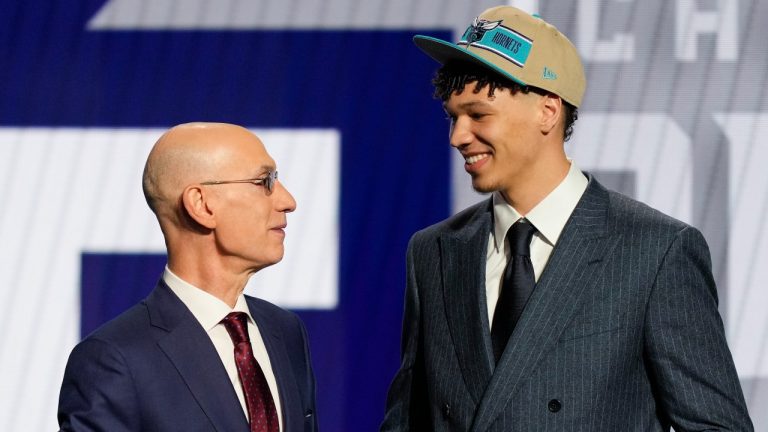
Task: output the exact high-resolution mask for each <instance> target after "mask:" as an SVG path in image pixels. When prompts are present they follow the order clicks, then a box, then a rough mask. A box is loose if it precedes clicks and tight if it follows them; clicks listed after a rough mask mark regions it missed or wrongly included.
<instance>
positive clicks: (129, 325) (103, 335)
mask: <svg viewBox="0 0 768 432" xmlns="http://www.w3.org/2000/svg"><path fill="white" fill-rule="evenodd" d="M149 327H150V323H149V312H148V310H147V306H146V304H145V302H144V301H142V302H140V303H138V304H135V305H133V306H132V307H130V308H129V309H128V310H126V311H125V312H123V313H121V314H120V315H118V316H116V317H115V318H113V319H111V320H109V321H107V322H106V323H104V324H103V325H101V326H100V327H98V328H97V329H96V330H94V331H93V332H92V333H90V334H89V335H88V336H86V337H85V338H84V339H83V341H82V342H81V344H82V343H86V342H87V343H93V342H101V343H105V344H109V345H115V346H129V345H132V344H136V343H139V344H143V343H146V341H147V337H146V333H147V331H148V329H149Z"/></svg>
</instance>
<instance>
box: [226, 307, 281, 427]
mask: <svg viewBox="0 0 768 432" xmlns="http://www.w3.org/2000/svg"><path fill="white" fill-rule="evenodd" d="M221 323H222V324H224V327H226V328H227V333H229V337H231V338H232V343H233V344H234V345H235V364H236V365H237V374H238V375H239V376H240V383H241V384H242V386H243V393H244V394H245V404H246V406H247V407H248V416H249V417H250V419H251V432H278V431H279V430H280V428H279V426H278V420H277V411H276V410H275V402H274V401H273V400H272V393H270V391H269V385H268V384H267V379H266V378H265V377H264V372H263V371H262V370H261V367H260V366H259V363H258V362H257V361H256V358H254V357H253V349H252V348H251V339H250V337H248V315H246V314H245V312H232V313H230V314H229V315H227V316H226V317H224V319H223V320H221Z"/></svg>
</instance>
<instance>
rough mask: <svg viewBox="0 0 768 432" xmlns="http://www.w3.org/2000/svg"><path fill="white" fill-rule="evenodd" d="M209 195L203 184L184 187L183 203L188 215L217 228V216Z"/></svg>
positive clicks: (200, 222)
mask: <svg viewBox="0 0 768 432" xmlns="http://www.w3.org/2000/svg"><path fill="white" fill-rule="evenodd" d="M208 198H209V196H208V195H207V192H206V190H205V188H203V187H202V186H201V185H190V186H187V187H186V188H184V192H183V193H182V194H181V204H182V205H183V206H184V210H186V212H187V215H188V216H189V218H191V219H192V220H193V221H195V222H197V223H198V224H200V225H201V226H203V227H205V228H208V229H214V228H216V217H215V216H214V212H213V209H212V208H211V206H210V205H209V202H208Z"/></svg>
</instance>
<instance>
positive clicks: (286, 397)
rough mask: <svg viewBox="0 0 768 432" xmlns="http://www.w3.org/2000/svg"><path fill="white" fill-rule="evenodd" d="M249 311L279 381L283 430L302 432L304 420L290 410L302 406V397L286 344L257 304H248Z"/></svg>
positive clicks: (276, 379)
mask: <svg viewBox="0 0 768 432" xmlns="http://www.w3.org/2000/svg"><path fill="white" fill-rule="evenodd" d="M248 309H250V311H251V316H253V319H254V321H256V325H257V326H258V327H259V333H261V339H262V340H263V341H264V346H265V347H266V348H267V354H269V362H270V364H271V366H272V372H273V373H274V375H275V381H277V389H278V392H279V393H280V408H281V411H282V414H283V430H284V431H291V430H300V429H301V428H302V427H303V425H302V422H303V419H301V418H298V417H296V416H295V415H294V412H295V410H292V409H289V408H290V407H294V406H299V407H300V406H301V396H300V395H299V392H298V384H297V383H296V380H295V376H294V374H293V373H292V371H291V370H290V365H291V360H290V358H289V356H288V352H287V351H286V348H285V343H284V342H283V340H282V338H281V336H280V334H279V332H278V330H277V329H275V326H274V324H272V325H270V322H269V319H268V317H266V316H265V314H264V313H263V311H262V310H261V309H260V308H259V307H258V306H257V305H256V304H255V303H253V302H248Z"/></svg>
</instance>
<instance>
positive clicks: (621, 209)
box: [607, 190, 691, 233]
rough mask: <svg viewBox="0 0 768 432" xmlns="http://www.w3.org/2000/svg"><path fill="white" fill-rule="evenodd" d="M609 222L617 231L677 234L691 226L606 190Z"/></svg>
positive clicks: (634, 200) (646, 205) (622, 195)
mask: <svg viewBox="0 0 768 432" xmlns="http://www.w3.org/2000/svg"><path fill="white" fill-rule="evenodd" d="M607 192H608V200H609V209H610V222H611V224H612V227H613V228H614V229H616V230H618V231H624V230H630V229H631V230H634V231H638V230H639V231H649V230H650V231H654V232H656V233H661V232H670V233H674V232H678V231H681V230H683V229H686V228H691V226H690V225H689V224H687V223H685V222H683V221H681V220H679V219H676V218H674V217H672V216H670V215H668V214H666V213H664V212H662V211H660V210H658V209H656V208H653V207H651V206H649V205H648V204H645V203H643V202H641V201H638V200H636V199H634V198H630V197H628V196H626V195H624V194H621V193H619V192H615V191H612V190H608V191H607Z"/></svg>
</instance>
